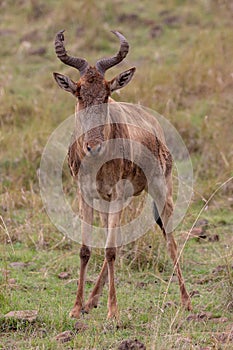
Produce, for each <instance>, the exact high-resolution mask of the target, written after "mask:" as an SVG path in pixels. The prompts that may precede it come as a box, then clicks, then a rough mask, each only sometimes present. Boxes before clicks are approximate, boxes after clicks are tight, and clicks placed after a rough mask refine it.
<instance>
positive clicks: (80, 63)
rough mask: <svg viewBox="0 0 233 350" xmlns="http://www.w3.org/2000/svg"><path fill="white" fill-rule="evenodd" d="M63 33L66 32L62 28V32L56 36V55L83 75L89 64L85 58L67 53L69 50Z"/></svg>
mask: <svg viewBox="0 0 233 350" xmlns="http://www.w3.org/2000/svg"><path fill="white" fill-rule="evenodd" d="M63 33H64V30H60V32H58V33H57V34H56V37H55V42H54V45H55V52H56V55H57V57H58V58H59V59H60V60H61V61H62V62H63V63H65V64H67V65H68V66H71V67H74V68H76V69H78V70H79V72H80V75H81V76H82V75H83V74H84V73H85V72H86V69H87V67H88V66H89V65H88V63H87V61H86V60H85V59H84V58H79V57H72V56H69V55H67V52H66V49H65V46H64V34H63Z"/></svg>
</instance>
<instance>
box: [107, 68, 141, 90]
mask: <svg viewBox="0 0 233 350" xmlns="http://www.w3.org/2000/svg"><path fill="white" fill-rule="evenodd" d="M135 70H136V68H135V67H133V68H130V69H128V70H126V71H125V72H122V73H120V74H119V75H117V76H116V77H115V78H113V79H112V80H111V81H110V82H109V86H110V91H111V92H113V91H115V90H118V89H121V88H123V87H124V86H126V85H127V84H128V83H129V82H130V80H131V79H132V77H133V75H134V73H135Z"/></svg>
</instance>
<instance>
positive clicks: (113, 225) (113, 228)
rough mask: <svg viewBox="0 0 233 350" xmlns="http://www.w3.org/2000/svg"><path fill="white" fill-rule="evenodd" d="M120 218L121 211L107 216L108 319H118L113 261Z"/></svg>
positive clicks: (117, 240)
mask: <svg viewBox="0 0 233 350" xmlns="http://www.w3.org/2000/svg"><path fill="white" fill-rule="evenodd" d="M120 218H121V210H119V212H116V213H110V214H109V222H108V225H109V227H108V237H107V242H106V250H105V257H106V261H107V266H108V279H109V290H108V319H110V318H118V307H117V297H116V288H115V276H114V274H115V271H114V270H115V269H114V268H115V259H116V246H117V242H119V240H120V237H119V236H120Z"/></svg>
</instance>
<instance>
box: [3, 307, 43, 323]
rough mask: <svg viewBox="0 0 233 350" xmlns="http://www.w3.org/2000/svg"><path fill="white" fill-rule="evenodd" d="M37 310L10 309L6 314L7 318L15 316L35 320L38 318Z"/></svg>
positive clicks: (23, 319)
mask: <svg viewBox="0 0 233 350" xmlns="http://www.w3.org/2000/svg"><path fill="white" fill-rule="evenodd" d="M37 315H38V311H37V310H20V311H10V312H8V313H7V314H6V315H5V318H14V319H16V320H20V321H28V322H33V321H35V320H36V319H37Z"/></svg>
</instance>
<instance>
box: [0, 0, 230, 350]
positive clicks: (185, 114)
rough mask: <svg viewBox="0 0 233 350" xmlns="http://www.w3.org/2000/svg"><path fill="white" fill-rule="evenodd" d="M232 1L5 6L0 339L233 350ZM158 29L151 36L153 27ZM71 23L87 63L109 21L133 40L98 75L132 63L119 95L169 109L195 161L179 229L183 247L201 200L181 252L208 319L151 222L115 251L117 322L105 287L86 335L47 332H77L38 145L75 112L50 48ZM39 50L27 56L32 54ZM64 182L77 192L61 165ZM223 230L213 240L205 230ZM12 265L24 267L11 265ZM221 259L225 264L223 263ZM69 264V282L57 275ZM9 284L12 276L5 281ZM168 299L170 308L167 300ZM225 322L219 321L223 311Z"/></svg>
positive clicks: (75, 48)
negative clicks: (15, 314)
mask: <svg viewBox="0 0 233 350" xmlns="http://www.w3.org/2000/svg"><path fill="white" fill-rule="evenodd" d="M231 12H232V4H231V1H224V2H221V1H214V0H210V1H199V2H190V1H184V0H183V1H182V0H176V1H175V0H169V1H166V2H163V1H157V2H156V3H155V2H154V1H151V0H148V1H144V2H140V1H134V2H129V1H124V0H120V1H108V0H104V1H101V2H99V3H97V2H95V1H73V0H67V1H66V2H65V4H64V2H63V1H61V0H57V1H55V0H49V1H44V0H39V1H34V0H30V1H29V0H21V1H19V2H17V4H16V2H15V1H12V0H9V1H0V38H1V48H0V55H1V64H2V65H1V74H0V144H1V152H0V252H1V258H0V269H1V270H0V272H1V274H0V348H2V349H5V350H7V349H8V350H10V349H20V350H21V349H46V350H47V349H83V350H84V349H107V350H109V349H117V347H118V345H119V343H120V342H121V341H122V340H125V339H135V338H137V339H139V340H140V341H142V342H143V343H144V344H146V346H147V349H158V350H163V349H164V350H165V349H178V350H180V349H185V350H187V349H190V350H191V349H201V348H203V347H206V349H207V348H208V347H209V348H210V349H233V343H232V338H231V339H230V338H229V339H228V340H227V339H225V341H224V340H223V336H222V337H221V335H222V334H223V333H227V334H229V333H230V327H231V326H232V295H233V275H232V246H233V245H232V243H233V242H232V227H233V221H232V205H233V204H232V203H233V201H232V193H233V181H228V182H226V184H225V185H222V184H223V183H224V182H225V181H227V180H228V179H230V177H231V176H232V168H233V156H232V155H233V150H232V126H233V124H232V107H233V105H232V72H233V61H232V57H233V46H232V42H233V34H232V33H233V31H232V17H231ZM158 27H159V28H160V32H159V34H158V36H154V35H155V34H153V33H155V28H158ZM63 28H64V29H66V47H67V50H68V51H69V53H70V54H72V55H80V56H82V57H86V58H87V59H88V60H89V61H90V62H91V63H92V64H94V62H96V60H97V59H99V58H100V57H103V56H108V55H111V54H112V53H114V52H116V50H117V48H118V42H117V40H116V39H115V38H114V37H113V36H112V34H111V33H110V30H111V29H118V30H119V31H121V32H122V33H123V34H124V35H125V36H126V37H127V38H128V40H129V42H130V52H129V55H128V56H127V60H125V62H124V63H122V65H121V66H120V67H115V68H113V69H112V70H111V71H109V72H108V73H107V74H106V76H107V78H108V79H111V78H112V77H114V76H115V75H116V74H118V73H119V72H120V71H121V70H124V69H127V68H128V67H130V66H134V65H135V66H136V67H137V72H136V75H135V78H134V79H133V81H132V82H131V83H130V84H129V85H128V86H127V87H126V88H125V89H123V90H122V91H121V94H120V95H118V94H114V98H115V99H116V100H121V101H127V102H132V103H138V102H140V103H141V104H143V105H145V106H146V107H149V108H152V109H154V110H156V111H158V112H159V113H161V114H163V115H164V116H165V117H166V118H168V119H169V120H170V121H171V122H172V123H173V124H174V125H175V127H176V128H177V129H178V131H179V132H180V134H181V136H182V137H183V139H184V141H185V143H186V145H187V147H188V149H189V151H190V155H191V157H192V160H193V166H194V180H195V184H194V197H193V201H192V203H191V206H190V208H189V210H188V212H187V215H186V218H185V221H184V222H183V223H182V224H181V225H180V226H179V228H178V229H177V232H176V237H177V240H178V243H179V248H180V249H181V248H182V246H183V244H184V242H185V239H186V236H187V232H188V231H189V229H190V228H191V226H192V225H193V223H194V222H195V220H196V218H197V217H198V215H199V213H200V210H201V208H202V207H203V205H204V204H205V203H206V201H207V200H208V199H209V198H210V196H211V195H212V194H213V192H214V191H215V190H217V189H218V190H217V192H216V194H215V195H214V197H213V198H211V200H210V201H209V202H208V205H206V207H205V209H204V210H203V211H202V212H201V215H200V218H202V219H203V218H205V219H207V220H208V222H209V225H208V228H207V238H206V239H196V238H192V239H189V240H188V241H187V243H186V244H185V247H184V250H183V254H182V257H181V262H182V267H183V270H184V276H185V280H186V281H187V286H188V289H189V291H191V292H192V291H198V292H199V294H198V293H196V295H194V296H193V298H192V301H193V309H194V310H193V313H195V314H200V313H203V312H211V313H212V318H210V319H205V318H204V319H202V320H199V321H195V320H190V321H188V320H187V317H188V316H189V313H187V312H184V311H183V310H182V309H181V308H180V303H179V290H178V286H177V282H176V279H175V278H172V281H171V283H170V282H169V281H170V277H171V275H172V264H171V262H170V259H169V257H168V256H167V254H166V246H165V243H164V242H163V239H162V237H161V234H160V232H158V231H156V234H155V233H154V231H151V232H149V233H147V235H146V236H145V237H143V238H141V239H140V240H138V241H137V242H135V243H132V244H130V245H129V246H127V247H123V249H122V252H121V253H120V254H119V257H118V260H117V292H118V302H119V308H120V321H119V322H118V323H117V322H109V321H106V315H107V306H106V304H107V288H105V290H104V293H103V296H102V298H101V302H100V306H99V307H98V308H97V309H94V310H93V312H92V313H90V314H89V315H85V317H84V318H83V320H82V321H83V322H84V324H86V325H87V329H86V330H85V331H80V332H79V333H77V334H75V336H74V338H73V339H72V340H71V341H70V342H68V343H66V344H60V343H58V342H57V341H56V340H55V336H56V335H57V334H58V333H60V332H62V331H65V330H72V331H74V325H75V321H74V320H70V319H69V317H68V313H69V311H70V309H71V307H72V305H73V302H74V298H75V293H76V279H77V277H78V268H79V257H78V250H79V246H78V244H76V243H74V242H71V241H69V240H68V239H63V236H62V235H61V234H60V233H59V232H57V230H56V228H55V227H54V226H53V225H52V223H51V222H50V221H49V219H48V217H47V214H46V212H45V210H44V208H43V205H42V202H41V198H40V193H39V185H38V176H37V174H38V168H39V166H40V159H41V154H42V152H43V148H44V146H45V144H46V142H47V139H48V137H49V136H50V134H51V132H52V131H53V130H54V129H55V128H56V127H57V126H58V125H59V124H60V123H61V122H62V121H63V120H65V119H66V118H67V117H68V116H70V115H71V114H72V113H73V112H74V100H73V99H72V98H71V97H70V96H68V94H66V93H64V92H63V91H61V90H59V89H58V88H57V85H56V84H55V82H54V80H53V77H52V72H54V71H57V72H61V73H64V74H67V75H69V76H70V77H71V78H72V79H74V80H77V79H78V74H77V72H75V70H73V69H72V68H70V67H67V66H65V65H62V64H61V63H60V62H59V60H58V59H57V58H56V56H55V54H54V48H53V40H54V36H55V33H56V32H57V31H58V30H60V29H63ZM40 48H42V49H44V53H43V54H35V53H34V54H33V51H35V50H37V49H40ZM64 182H65V184H64V188H65V191H67V193H70V195H71V197H72V195H73V192H74V191H73V189H74V185H73V183H72V182H71V179H70V177H69V173H68V171H67V169H66V170H65V171H64ZM215 235H218V237H219V241H211V240H209V237H214V236H215ZM102 255H103V252H101V251H100V250H95V251H94V252H93V258H92V261H91V263H90V267H89V274H88V283H87V288H86V289H87V290H86V293H87V294H88V292H90V290H91V288H92V287H93V281H94V280H95V278H96V276H97V274H98V271H99V269H100V267H101V263H102ZM12 262H23V263H28V265H26V266H25V267H23V268H22V267H21V268H20V267H18V268H13V267H11V266H10V264H11V263H12ZM221 266H223V267H221ZM62 271H67V272H69V273H70V276H71V277H70V278H69V279H68V280H61V279H59V278H58V274H59V273H60V272H62ZM12 280H13V281H14V283H11V282H12ZM168 301H169V302H170V301H172V302H173V303H170V304H171V305H170V306H169V307H166V308H164V302H165V303H167V302H168ZM25 309H36V310H38V311H39V312H38V318H37V320H36V321H35V322H34V323H32V324H30V323H25V322H22V321H17V320H7V319H5V317H4V315H5V314H6V313H7V312H9V311H11V310H25ZM223 317H224V318H225V322H222V318H223Z"/></svg>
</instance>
